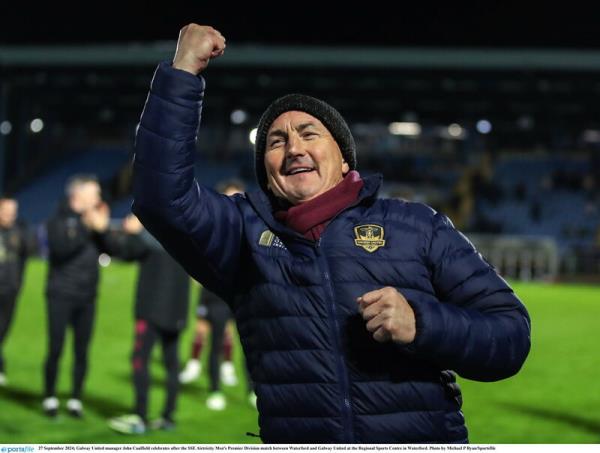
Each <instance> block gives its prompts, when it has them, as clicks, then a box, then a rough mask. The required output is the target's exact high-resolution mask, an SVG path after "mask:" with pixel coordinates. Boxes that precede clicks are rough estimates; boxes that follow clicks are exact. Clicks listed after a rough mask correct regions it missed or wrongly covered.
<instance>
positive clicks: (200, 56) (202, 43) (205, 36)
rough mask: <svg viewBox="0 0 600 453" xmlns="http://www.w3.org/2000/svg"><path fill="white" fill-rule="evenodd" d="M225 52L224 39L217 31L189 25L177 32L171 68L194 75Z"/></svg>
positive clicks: (204, 26) (207, 27)
mask: <svg viewBox="0 0 600 453" xmlns="http://www.w3.org/2000/svg"><path fill="white" fill-rule="evenodd" d="M223 52H225V38H224V37H223V35H222V34H221V33H219V31H218V30H215V29H214V28H212V27H209V26H206V25H198V24H189V25H186V26H185V27H183V28H182V29H181V31H180V32H179V40H178V41H177V50H176V51H175V58H174V59H173V67H174V68H177V69H181V70H183V71H187V72H190V73H192V74H194V75H197V74H199V73H200V72H202V71H203V70H204V68H206V67H207V66H208V63H209V61H210V60H211V58H217V57H220V56H221V55H223Z"/></svg>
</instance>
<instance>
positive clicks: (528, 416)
mask: <svg viewBox="0 0 600 453" xmlns="http://www.w3.org/2000/svg"><path fill="white" fill-rule="evenodd" d="M45 273H46V266H45V263H44V262H42V261H39V260H33V261H31V263H30V264H29V266H28V270H27V278H26V284H25V286H24V288H23V291H22V294H21V297H20V300H19V304H18V307H17V313H16V316H15V319H14V322H13V326H12V331H11V333H10V335H9V338H8V339H7V341H6V344H5V348H4V349H5V359H6V362H7V372H8V377H9V379H10V385H9V386H8V387H7V388H4V389H0V443H11V444H13V443H34V444H39V443H103V444H104V443H192V444H202V443H258V442H259V440H258V439H257V438H255V437H250V436H247V435H246V433H247V432H251V433H258V425H257V413H256V411H255V410H254V409H253V408H252V407H250V406H249V404H248V403H247V400H246V388H245V385H244V384H243V379H240V381H241V382H242V384H240V385H238V386H237V387H232V388H224V391H225V393H226V395H227V397H228V407H227V409H226V410H225V411H223V412H211V411H208V410H207V409H206V408H205V406H204V400H205V399H206V396H207V395H208V381H207V377H206V374H205V373H203V376H202V378H201V380H200V381H199V382H197V383H194V384H191V385H189V386H186V387H184V388H183V389H182V392H181V393H180V397H179V402H178V410H177V422H178V423H177V429H176V430H175V431H173V432H153V433H149V434H146V435H144V436H133V437H128V436H122V435H119V434H116V433H113V432H112V431H111V430H110V429H109V428H108V427H107V425H106V420H107V419H108V418H109V417H112V416H115V415H120V414H123V413H125V412H130V411H131V407H132V403H133V389H132V384H131V380H130V369H129V355H130V351H131V342H132V336H133V305H132V304H133V296H134V294H133V293H134V282H135V278H136V273H137V270H136V267H135V266H134V265H127V264H120V263H114V264H112V265H111V266H110V267H108V268H106V269H103V271H102V282H101V286H100V294H99V299H98V303H97V318H96V325H95V330H94V337H93V340H92V345H91V349H90V368H89V374H88V379H87V381H86V387H85V398H84V403H85V407H86V416H85V418H84V419H83V420H74V419H71V418H70V417H68V416H67V415H65V414H64V412H61V414H60V415H59V417H57V419H55V420H50V419H48V418H47V417H45V416H44V415H43V414H42V412H41V408H40V402H41V393H42V366H43V360H44V356H45V348H46V319H45V299H44V296H43V294H44V284H45ZM514 288H515V291H516V292H517V294H518V295H519V296H520V297H521V299H522V300H523V301H524V302H525V304H526V306H527V308H528V309H529V312H530V315H531V318H532V331H533V335H532V340H533V347H532V351H531V354H530V356H529V358H528V360H527V362H526V364H525V366H524V368H523V370H522V371H521V372H520V373H519V374H518V375H517V376H515V377H513V378H511V379H507V380H504V381H501V382H497V383H478V382H473V381H466V380H461V381H460V382H461V386H462V388H463V394H464V401H465V404H464V413H465V417H466V419H467V425H468V427H469V432H470V440H471V442H473V443H599V442H600V411H599V410H598V408H600V391H599V386H598V384H597V377H596V375H597V372H598V369H600V354H598V352H597V348H598V344H600V342H599V341H598V339H599V336H600V335H599V333H598V332H599V329H598V327H599V326H598V324H599V322H598V319H600V287H592V286H576V285H549V284H533V283H530V284H521V283H519V284H515V285H514ZM197 291H198V289H197V287H196V288H194V295H193V299H192V300H193V301H194V303H195V301H196V300H197V298H196V295H197ZM193 305H194V304H192V307H190V312H192V310H193ZM192 319H193V318H192V317H190V321H191V320H192ZM188 326H189V327H188V329H187V330H186V332H185V333H184V335H183V338H182V341H181V343H180V357H181V359H182V360H184V359H185V358H186V357H187V355H188V354H189V349H190V339H191V330H192V329H191V326H192V323H191V322H190V323H189V324H188ZM71 347H72V343H71V338H70V337H68V338H67V342H66V344H65V350H64V354H63V358H62V362H61V366H60V374H59V383H58V388H59V394H60V396H61V401H62V402H63V408H64V401H66V398H67V397H68V391H69V388H70V364H71V358H72V354H71ZM235 356H236V361H237V362H238V364H239V363H240V361H241V348H240V347H239V344H238V345H237V347H236V349H235ZM152 367H153V368H152V376H153V378H154V379H153V382H154V387H153V388H152V391H151V393H150V396H151V400H150V413H151V416H158V415H159V414H160V410H161V408H162V401H163V398H164V393H163V384H164V372H163V370H162V366H161V362H160V351H159V349H158V348H156V350H155V353H154V356H153V363H152ZM240 371H241V368H240V367H239V365H238V377H240V378H241V377H242V376H243V373H240Z"/></svg>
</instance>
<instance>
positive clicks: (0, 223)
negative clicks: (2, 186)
mask: <svg viewBox="0 0 600 453" xmlns="http://www.w3.org/2000/svg"><path fill="white" fill-rule="evenodd" d="M18 211H19V204H18V203H17V201H16V200H13V199H11V198H4V199H2V200H0V227H2V228H10V227H12V226H13V225H14V224H15V221H16V220H17V213H18Z"/></svg>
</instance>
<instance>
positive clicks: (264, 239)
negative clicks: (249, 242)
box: [258, 230, 275, 247]
mask: <svg viewBox="0 0 600 453" xmlns="http://www.w3.org/2000/svg"><path fill="white" fill-rule="evenodd" d="M273 239H275V235H274V234H273V232H272V231H270V230H265V231H263V232H262V233H261V235H260V239H259V240H258V245H262V246H263V247H271V245H272V244H273Z"/></svg>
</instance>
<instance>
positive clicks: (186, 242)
mask: <svg viewBox="0 0 600 453" xmlns="http://www.w3.org/2000/svg"><path fill="white" fill-rule="evenodd" d="M203 94H204V80H203V79H202V78H201V77H195V76H194V75H192V74H189V73H187V72H185V71H180V70H178V69H174V68H173V67H171V65H170V63H167V62H165V63H161V64H160V65H159V67H158V68H157V70H156V72H155V74H154V78H153V80H152V85H151V88H150V93H149V94H148V98H147V100H146V105H145V107H144V111H143V113H142V117H141V120H140V124H139V126H138V130H137V135H136V143H135V157H134V188H133V191H134V203H133V207H132V210H133V212H134V213H135V214H136V215H137V216H138V217H139V218H140V220H141V221H142V223H143V224H144V226H145V227H146V229H147V230H148V231H150V232H151V233H152V235H153V236H154V237H156V238H157V239H158V240H159V241H160V242H161V244H162V245H163V246H164V247H165V249H166V250H167V251H168V252H169V253H170V254H171V255H172V256H173V257H174V258H175V259H176V260H177V261H179V262H180V263H181V265H182V266H183V267H184V268H185V270H186V271H187V272H188V273H189V274H190V275H191V276H192V277H194V278H195V279H196V280H198V281H200V282H201V283H203V284H204V285H205V286H207V287H209V288H211V289H212V290H213V291H215V292H217V293H218V294H219V295H220V296H221V297H224V298H227V297H228V296H229V295H230V292H231V291H232V289H233V288H234V285H233V281H234V279H235V274H236V272H237V268H238V262H239V259H240V246H241V236H242V219H241V214H240V211H239V209H238V207H237V204H236V202H235V201H234V200H233V199H232V198H230V197H226V196H224V195H221V194H218V193H216V192H214V191H212V190H211V189H208V188H205V187H202V186H201V185H199V184H198V183H197V181H196V179H195V173H194V166H195V152H196V147H195V143H196V132H197V129H198V125H199V123H200V113H201V109H202V100H203Z"/></svg>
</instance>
